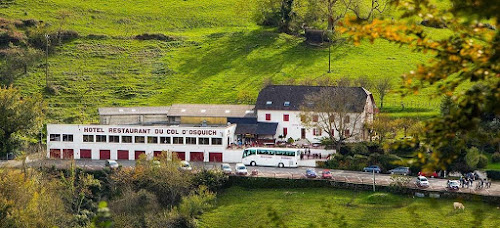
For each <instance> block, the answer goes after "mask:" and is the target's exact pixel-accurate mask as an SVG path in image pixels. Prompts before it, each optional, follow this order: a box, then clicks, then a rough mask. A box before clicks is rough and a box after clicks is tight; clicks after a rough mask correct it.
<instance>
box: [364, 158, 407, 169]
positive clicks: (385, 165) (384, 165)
mask: <svg viewBox="0 0 500 228" xmlns="http://www.w3.org/2000/svg"><path fill="white" fill-rule="evenodd" d="M401 161H403V159H401V158H400V157H398V156H397V155H394V154H370V156H368V164H369V165H378V166H380V168H381V169H382V170H383V171H386V170H389V169H393V168H396V167H397V166H399V165H398V164H396V163H397V162H401Z"/></svg>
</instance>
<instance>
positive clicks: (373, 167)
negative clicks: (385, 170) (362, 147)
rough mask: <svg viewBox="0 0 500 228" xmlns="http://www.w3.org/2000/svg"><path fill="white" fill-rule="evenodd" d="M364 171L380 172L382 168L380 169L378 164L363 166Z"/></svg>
mask: <svg viewBox="0 0 500 228" xmlns="http://www.w3.org/2000/svg"><path fill="white" fill-rule="evenodd" d="M363 171H364V172H370V173H372V172H376V173H380V172H381V171H382V170H381V169H380V167H378V165H371V166H368V167H365V168H363Z"/></svg>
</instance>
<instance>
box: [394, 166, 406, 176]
mask: <svg viewBox="0 0 500 228" xmlns="http://www.w3.org/2000/svg"><path fill="white" fill-rule="evenodd" d="M389 173H390V174H400V175H405V176H406V175H410V167H403V166H400V167H397V168H395V169H391V170H389Z"/></svg>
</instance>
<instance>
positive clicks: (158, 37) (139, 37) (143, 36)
mask: <svg viewBox="0 0 500 228" xmlns="http://www.w3.org/2000/svg"><path fill="white" fill-rule="evenodd" d="M134 39H136V40H160V41H165V42H169V41H175V40H177V38H175V37H173V36H167V35H165V34H161V33H154V34H149V33H144V34H140V35H137V36H135V37H134Z"/></svg>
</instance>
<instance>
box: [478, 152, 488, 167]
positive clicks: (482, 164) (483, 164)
mask: <svg viewBox="0 0 500 228" xmlns="http://www.w3.org/2000/svg"><path fill="white" fill-rule="evenodd" d="M487 165H488V157H486V155H484V154H481V155H479V161H478V162H477V168H479V169H482V168H486V166H487Z"/></svg>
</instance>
